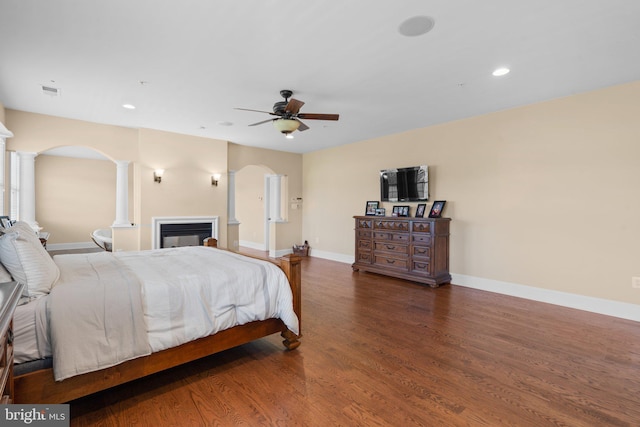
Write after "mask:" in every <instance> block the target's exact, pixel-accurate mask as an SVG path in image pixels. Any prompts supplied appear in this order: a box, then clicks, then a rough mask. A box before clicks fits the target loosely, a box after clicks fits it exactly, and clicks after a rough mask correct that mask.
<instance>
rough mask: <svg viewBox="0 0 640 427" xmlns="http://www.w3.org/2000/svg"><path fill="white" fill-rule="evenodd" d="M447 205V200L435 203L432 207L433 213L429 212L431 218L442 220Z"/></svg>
mask: <svg viewBox="0 0 640 427" xmlns="http://www.w3.org/2000/svg"><path fill="white" fill-rule="evenodd" d="M445 203H447V201H446V200H436V201H435V202H433V206H431V211H430V212H429V218H440V217H441V216H442V211H443V210H444V204H445Z"/></svg>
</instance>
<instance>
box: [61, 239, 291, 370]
mask: <svg viewBox="0 0 640 427" xmlns="http://www.w3.org/2000/svg"><path fill="white" fill-rule="evenodd" d="M54 260H55V261H56V263H57V264H58V266H59V267H60V272H61V274H60V280H59V281H58V282H57V283H56V284H55V285H54V287H53V289H52V291H51V294H50V303H49V304H50V306H49V309H50V328H51V337H52V340H51V341H52V351H53V360H54V376H55V378H56V380H62V379H64V378H68V377H70V376H73V375H78V374H81V373H85V372H90V371H94V370H98V369H102V368H105V367H109V366H113V365H115V364H118V363H120V362H123V361H125V360H129V359H132V358H135V357H139V356H142V355H145V354H148V353H149V352H152V351H159V350H163V349H166V348H169V347H173V346H176V345H180V344H182V343H185V342H187V341H191V340H193V339H196V338H200V337H204V336H207V335H211V334H214V333H216V332H218V331H221V330H224V329H227V328H230V327H233V326H235V325H240V324H244V323H248V322H251V321H254V320H264V319H267V318H280V319H282V321H283V322H284V323H285V325H286V326H287V327H288V328H289V329H290V330H291V331H293V332H294V333H296V334H297V333H298V332H299V331H298V319H297V317H296V314H295V313H294V311H293V303H292V300H293V298H292V294H291V289H290V287H289V284H288V282H287V279H286V276H285V275H284V273H283V272H282V270H280V269H279V268H278V267H277V266H275V265H273V264H272V263H269V262H266V261H261V260H256V259H253V258H248V257H244V256H242V255H238V254H235V253H232V252H227V251H223V250H218V249H214V248H205V247H201V246H200V247H182V248H171V249H159V250H153V251H142V252H117V253H114V254H111V253H94V254H78V255H58V256H56V257H54Z"/></svg>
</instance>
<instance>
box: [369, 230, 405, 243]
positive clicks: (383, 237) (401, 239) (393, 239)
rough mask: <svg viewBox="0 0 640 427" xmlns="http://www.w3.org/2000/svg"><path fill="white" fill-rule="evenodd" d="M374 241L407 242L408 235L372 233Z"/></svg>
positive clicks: (383, 232)
mask: <svg viewBox="0 0 640 427" xmlns="http://www.w3.org/2000/svg"><path fill="white" fill-rule="evenodd" d="M373 238H374V240H376V241H378V240H388V241H390V242H406V243H408V242H409V235H408V234H403V233H390V232H387V231H374V232H373Z"/></svg>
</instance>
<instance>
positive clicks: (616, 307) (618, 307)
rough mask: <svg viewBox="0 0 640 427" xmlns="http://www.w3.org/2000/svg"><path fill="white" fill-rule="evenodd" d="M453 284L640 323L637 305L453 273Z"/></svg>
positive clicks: (639, 307) (639, 312)
mask: <svg viewBox="0 0 640 427" xmlns="http://www.w3.org/2000/svg"><path fill="white" fill-rule="evenodd" d="M451 283H453V284H455V285H459V286H464V287H467V288H473V289H479V290H482V291H488V292H495V293H498V294H503V295H509V296H513V297H518V298H525V299H528V300H533V301H539V302H546V303H549V304H554V305H559V306H562V307H569V308H575V309H578V310H584V311H590V312H592V313H598V314H604V315H607V316H613V317H619V318H621V319H628V320H634V321H636V322H640V305H636V304H629V303H625V302H619V301H612V300H607V299H602V298H594V297H588V296H584V295H578V294H571V293H568V292H560V291H554V290H551V289H542V288H536V287H533V286H525V285H519V284H516V283H508V282H501V281H499V280H492V279H484V278H482V277H473V276H466V275H464V274H453V273H452V274H451Z"/></svg>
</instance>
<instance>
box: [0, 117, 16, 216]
mask: <svg viewBox="0 0 640 427" xmlns="http://www.w3.org/2000/svg"><path fill="white" fill-rule="evenodd" d="M12 136H13V133H11V131H10V130H9V129H7V128H6V127H4V125H3V124H2V122H0V214H1V215H4V198H5V193H6V189H5V186H4V182H5V181H4V175H5V168H4V165H5V154H6V152H7V149H6V142H7V141H6V139H7V138H11V137H12ZM13 219H15V218H13Z"/></svg>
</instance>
